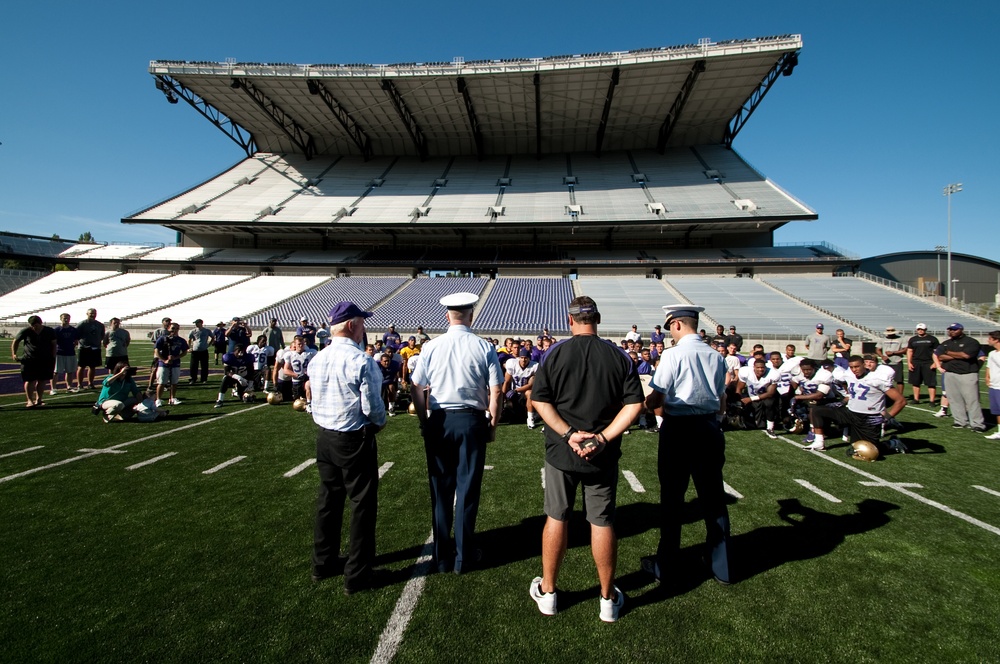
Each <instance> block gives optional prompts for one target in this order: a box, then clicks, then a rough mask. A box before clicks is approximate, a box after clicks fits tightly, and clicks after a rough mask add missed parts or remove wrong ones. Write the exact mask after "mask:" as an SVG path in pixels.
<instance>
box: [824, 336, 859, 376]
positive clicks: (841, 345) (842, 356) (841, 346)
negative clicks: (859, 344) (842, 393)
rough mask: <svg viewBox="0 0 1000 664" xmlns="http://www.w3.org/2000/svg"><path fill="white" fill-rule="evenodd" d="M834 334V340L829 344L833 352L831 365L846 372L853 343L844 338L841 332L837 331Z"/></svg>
mask: <svg viewBox="0 0 1000 664" xmlns="http://www.w3.org/2000/svg"><path fill="white" fill-rule="evenodd" d="M835 334H836V335H837V336H836V338H834V340H833V341H831V342H830V350H832V351H833V363H834V364H835V365H837V366H838V367H840V368H841V369H845V370H846V369H847V364H848V360H849V359H850V357H851V348H852V347H853V346H854V342H853V341H852V340H851V339H848V338H847V337H845V336H844V331H843V330H837V331H836V332H835Z"/></svg>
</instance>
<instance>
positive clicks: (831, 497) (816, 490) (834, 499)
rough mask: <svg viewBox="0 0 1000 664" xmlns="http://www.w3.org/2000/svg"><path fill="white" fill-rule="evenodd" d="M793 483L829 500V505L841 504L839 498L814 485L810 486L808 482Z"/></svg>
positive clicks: (798, 481)
mask: <svg viewBox="0 0 1000 664" xmlns="http://www.w3.org/2000/svg"><path fill="white" fill-rule="evenodd" d="M795 482H796V483H797V484H801V485H802V486H804V487H805V488H807V489H809V490H810V491H812V492H813V493H815V494H816V495H817V496H819V497H820V498H825V499H827V500H829V501H830V502H831V503H840V502H843V501H842V500H841V499H840V498H837V497H836V496H835V495H833V494H832V493H827V492H826V491H823V489H820V488H819V487H817V486H816V485H814V484H810V483H809V482H806V481H805V480H795Z"/></svg>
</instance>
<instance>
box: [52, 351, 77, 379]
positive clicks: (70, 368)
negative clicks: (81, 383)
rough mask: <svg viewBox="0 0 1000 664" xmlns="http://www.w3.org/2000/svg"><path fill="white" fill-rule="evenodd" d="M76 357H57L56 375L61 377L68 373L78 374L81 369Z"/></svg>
mask: <svg viewBox="0 0 1000 664" xmlns="http://www.w3.org/2000/svg"><path fill="white" fill-rule="evenodd" d="M79 366H80V365H79V363H78V362H77V360H76V355H56V375H57V376H61V375H63V374H67V373H76V370H77V369H78V368H79Z"/></svg>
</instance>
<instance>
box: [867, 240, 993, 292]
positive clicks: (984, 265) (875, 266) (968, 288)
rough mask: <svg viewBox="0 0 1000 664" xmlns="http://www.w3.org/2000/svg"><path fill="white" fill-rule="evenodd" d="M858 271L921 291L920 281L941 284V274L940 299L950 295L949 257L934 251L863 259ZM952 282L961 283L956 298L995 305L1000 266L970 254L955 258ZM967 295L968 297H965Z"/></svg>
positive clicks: (953, 259)
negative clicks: (948, 286) (948, 283)
mask: <svg viewBox="0 0 1000 664" xmlns="http://www.w3.org/2000/svg"><path fill="white" fill-rule="evenodd" d="M857 265H858V269H859V270H860V271H862V272H867V273H869V274H872V275H874V276H876V277H882V278H884V279H891V280H892V281H898V282H899V283H901V284H905V285H907V286H910V287H912V288H919V283H920V280H921V279H923V280H924V282H929V281H938V274H939V273H940V275H941V276H940V283H941V287H940V291H939V292H938V295H940V296H942V297H944V296H945V294H946V291H945V288H946V286H945V284H946V283H947V280H948V254H947V253H944V252H942V253H938V252H934V251H919V252H906V253H897V254H883V255H881V256H872V257H871V258H863V259H861V260H860V261H859V262H858V263H857ZM951 273H952V279H958V283H957V284H955V288H954V293H953V296H954V297H956V298H958V299H960V300H964V301H966V302H969V303H980V304H981V303H990V302H995V301H996V297H997V293H998V291H1000V287H998V281H997V280H998V278H1000V263H997V262H995V261H991V260H987V259H985V258H978V257H976V256H969V255H967V254H955V253H953V254H952V255H951ZM963 294H964V295H963Z"/></svg>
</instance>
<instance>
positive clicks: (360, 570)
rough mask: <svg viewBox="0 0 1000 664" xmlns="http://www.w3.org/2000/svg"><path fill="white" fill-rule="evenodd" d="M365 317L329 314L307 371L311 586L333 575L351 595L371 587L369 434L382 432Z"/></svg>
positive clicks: (342, 310)
mask: <svg viewBox="0 0 1000 664" xmlns="http://www.w3.org/2000/svg"><path fill="white" fill-rule="evenodd" d="M371 315H372V314H371V312H369V311H362V310H361V309H359V308H358V307H357V306H356V305H355V304H354V303H353V302H340V303H339V304H337V306H335V307H334V308H333V309H332V310H331V311H330V318H329V320H330V325H331V327H332V329H331V335H332V339H331V345H330V348H328V349H327V350H325V351H324V352H322V353H319V354H317V355H316V358H315V359H314V360H313V362H312V364H311V366H310V367H309V371H310V373H311V381H312V384H313V396H314V398H315V402H314V404H315V408H314V409H313V412H312V418H313V421H314V422H315V423H316V425H317V426H318V427H319V432H318V433H317V435H316V466H317V468H318V469H319V478H320V485H319V495H318V497H317V500H316V523H315V527H314V531H313V532H314V537H313V556H312V563H313V574H312V579H313V581H317V582H318V581H322V580H324V579H326V578H328V577H331V576H334V575H336V574H339V573H340V568H341V567H343V574H344V593H345V594H347V595H351V594H353V593H355V592H358V591H360V590H365V589H367V588H371V587H373V586H375V585H377V583H378V581H379V576H380V575H379V573H378V572H377V571H376V570H375V568H374V564H375V550H376V549H375V523H376V516H377V512H378V444H377V441H376V439H375V434H376V433H377V432H378V431H379V430H380V429H381V428H382V427H383V426H385V421H386V416H385V408H384V406H383V404H382V399H381V397H380V395H379V392H380V389H381V384H382V381H381V374H380V372H379V369H378V367H377V366H376V365H375V360H373V359H372V358H371V357H370V356H368V355H367V354H366V353H365V352H364V351H363V350H362V346H361V344H363V343H364V341H365V339H366V332H365V319H367V318H368V317H370V316H371ZM347 500H350V504H351V519H350V526H349V532H350V535H349V543H348V555H347V559H346V561H343V560H342V559H341V558H340V557H339V554H340V538H341V526H342V524H343V519H344V504H345V502H346V501H347Z"/></svg>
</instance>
